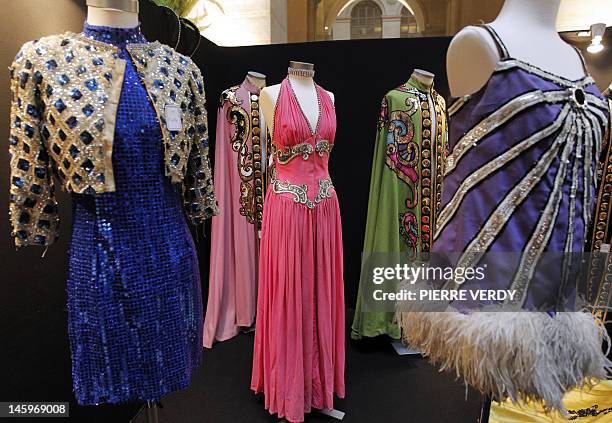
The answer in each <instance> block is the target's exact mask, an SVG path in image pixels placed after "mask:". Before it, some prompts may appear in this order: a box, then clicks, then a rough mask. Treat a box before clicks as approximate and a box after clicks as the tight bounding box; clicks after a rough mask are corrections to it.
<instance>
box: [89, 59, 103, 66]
mask: <svg viewBox="0 0 612 423" xmlns="http://www.w3.org/2000/svg"><path fill="white" fill-rule="evenodd" d="M91 63H93V64H94V65H96V66H100V65H103V64H104V60H103V59H102V58H101V57H96V58H94V59H93V60H92V61H91Z"/></svg>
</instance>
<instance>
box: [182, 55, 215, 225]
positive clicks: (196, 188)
mask: <svg viewBox="0 0 612 423" xmlns="http://www.w3.org/2000/svg"><path fill="white" fill-rule="evenodd" d="M191 72H192V76H193V78H192V79H191V83H190V89H191V104H190V105H189V110H190V112H191V113H193V114H194V115H195V125H194V127H192V128H188V133H189V135H190V136H191V137H192V147H191V152H190V153H189V161H188V163H187V175H186V179H185V194H184V198H185V207H186V209H187V214H188V216H189V218H190V220H191V222H192V223H193V224H199V223H203V222H204V220H206V219H208V218H210V217H212V216H215V215H217V214H219V209H218V206H217V200H216V198H215V192H214V191H215V190H214V185H213V177H212V170H211V166H210V159H209V138H208V116H207V113H206V98H205V92H204V82H203V80H202V76H201V74H200V71H199V70H198V68H197V67H196V66H195V65H194V64H193V63H192V64H191Z"/></svg>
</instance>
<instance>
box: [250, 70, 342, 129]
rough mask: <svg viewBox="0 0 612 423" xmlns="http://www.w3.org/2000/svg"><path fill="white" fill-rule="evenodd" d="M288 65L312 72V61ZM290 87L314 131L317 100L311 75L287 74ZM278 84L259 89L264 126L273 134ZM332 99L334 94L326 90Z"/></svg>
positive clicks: (317, 116)
mask: <svg viewBox="0 0 612 423" xmlns="http://www.w3.org/2000/svg"><path fill="white" fill-rule="evenodd" d="M289 67H290V68H293V69H301V70H304V71H306V72H307V73H308V72H311V73H313V74H314V65H313V64H312V63H304V62H295V61H291V62H289ZM288 77H289V81H290V82H291V87H292V88H293V91H294V92H295V96H296V97H297V99H298V102H299V103H300V106H301V107H302V110H303V111H304V114H305V115H306V119H307V120H308V123H309V124H310V128H311V129H312V130H313V131H314V130H315V128H316V126H317V121H318V119H319V102H318V99H317V93H316V91H315V89H314V84H315V82H314V79H313V76H298V75H288ZM280 88H281V85H280V84H276V85H271V86H269V87H266V88H264V89H263V90H261V96H260V107H261V111H262V113H263V117H264V119H265V122H266V128H267V129H268V131H269V132H270V134H274V109H275V107H276V101H277V100H278V96H279V94H280ZM327 93H328V94H329V96H330V98H331V100H332V102H333V101H334V94H333V93H331V92H329V91H328V92H327Z"/></svg>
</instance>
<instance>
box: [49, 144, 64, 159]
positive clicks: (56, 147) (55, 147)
mask: <svg viewBox="0 0 612 423" xmlns="http://www.w3.org/2000/svg"><path fill="white" fill-rule="evenodd" d="M51 150H53V152H54V153H55V154H57V155H58V156H59V155H60V154H62V148H61V147H60V146H59V145H58V144H53V146H52V147H51Z"/></svg>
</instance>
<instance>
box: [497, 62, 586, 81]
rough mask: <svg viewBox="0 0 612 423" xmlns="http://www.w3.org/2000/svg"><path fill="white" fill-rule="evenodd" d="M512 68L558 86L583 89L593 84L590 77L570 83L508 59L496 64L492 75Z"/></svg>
mask: <svg viewBox="0 0 612 423" xmlns="http://www.w3.org/2000/svg"><path fill="white" fill-rule="evenodd" d="M512 68H520V69H523V70H524V71H527V72H529V73H532V74H534V75H538V76H541V77H542V78H545V79H548V80H552V81H554V82H556V83H558V84H559V85H563V86H565V87H579V88H581V87H584V86H586V85H590V84H594V83H595V80H593V78H591V77H590V76H587V77H586V78H583V79H581V80H578V81H570V80H569V79H567V78H562V77H560V76H557V75H554V74H552V73H550V72H546V71H544V70H542V69H540V68H538V67H535V66H533V65H530V64H528V63H525V62H521V61H520V60H515V59H510V60H504V61H502V62H499V63H498V64H497V66H496V67H495V70H494V73H496V72H501V71H505V70H509V69H512Z"/></svg>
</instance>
